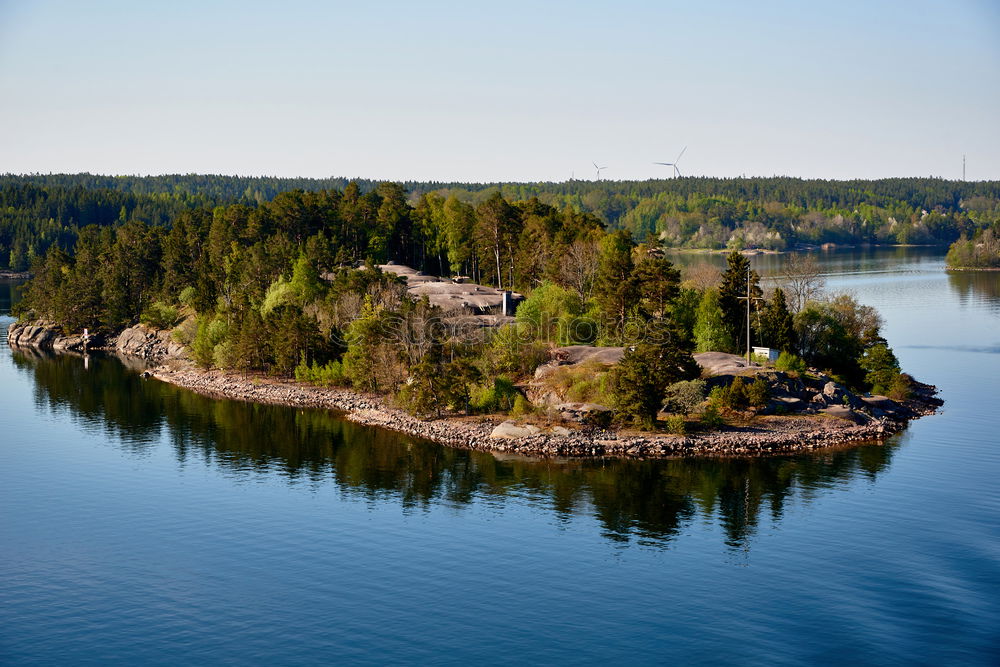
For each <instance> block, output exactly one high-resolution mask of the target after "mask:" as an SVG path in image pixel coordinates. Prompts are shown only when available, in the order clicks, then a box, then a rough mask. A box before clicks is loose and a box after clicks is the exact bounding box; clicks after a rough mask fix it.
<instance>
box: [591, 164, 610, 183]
mask: <svg viewBox="0 0 1000 667" xmlns="http://www.w3.org/2000/svg"><path fill="white" fill-rule="evenodd" d="M593 165H594V169H596V170H597V180H601V170H603V169H607V167H598V166H597V163H596V162H594V163H593Z"/></svg>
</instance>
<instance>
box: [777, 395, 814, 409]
mask: <svg viewBox="0 0 1000 667" xmlns="http://www.w3.org/2000/svg"><path fill="white" fill-rule="evenodd" d="M806 407H808V404H807V403H806V402H805V401H803V400H802V399H801V398H798V397H796V396H772V397H771V400H770V403H769V405H768V408H769V409H770V411H771V412H801V411H802V410H805V409H806Z"/></svg>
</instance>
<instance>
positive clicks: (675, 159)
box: [653, 146, 688, 178]
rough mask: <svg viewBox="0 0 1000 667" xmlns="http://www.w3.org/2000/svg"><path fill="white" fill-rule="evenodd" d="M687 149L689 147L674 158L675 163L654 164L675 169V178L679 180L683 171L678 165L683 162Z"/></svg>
mask: <svg viewBox="0 0 1000 667" xmlns="http://www.w3.org/2000/svg"><path fill="white" fill-rule="evenodd" d="M687 149H688V147H687V146H685V147H684V148H683V149H682V150H681V152H680V153H679V154H678V155H677V157H676V158H674V161H673V162H654V163H653V164H661V165H663V166H664V167H673V168H674V178H678V177H680V175H681V170H680V169H679V168H678V167H677V163H678V162H680V161H681V155H684V151H686V150H687Z"/></svg>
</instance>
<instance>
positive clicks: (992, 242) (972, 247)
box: [947, 224, 1000, 271]
mask: <svg viewBox="0 0 1000 667" xmlns="http://www.w3.org/2000/svg"><path fill="white" fill-rule="evenodd" d="M947 265H948V268H949V269H951V270H955V271H961V270H1000V225H997V224H994V227H992V228H986V229H983V230H980V231H978V232H976V234H975V236H973V237H972V238H971V239H967V238H965V237H963V238H961V239H959V240H957V241H955V242H954V243H952V244H951V247H950V248H949V249H948V256H947Z"/></svg>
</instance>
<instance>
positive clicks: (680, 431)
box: [665, 415, 687, 435]
mask: <svg viewBox="0 0 1000 667" xmlns="http://www.w3.org/2000/svg"><path fill="white" fill-rule="evenodd" d="M665 425H666V427H667V432H668V433H674V434H676V435H684V434H685V433H687V422H686V421H684V417H682V416H681V415H671V416H669V417H667V420H666V422H665Z"/></svg>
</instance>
